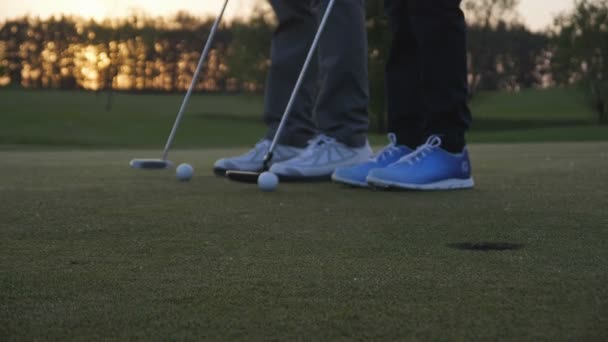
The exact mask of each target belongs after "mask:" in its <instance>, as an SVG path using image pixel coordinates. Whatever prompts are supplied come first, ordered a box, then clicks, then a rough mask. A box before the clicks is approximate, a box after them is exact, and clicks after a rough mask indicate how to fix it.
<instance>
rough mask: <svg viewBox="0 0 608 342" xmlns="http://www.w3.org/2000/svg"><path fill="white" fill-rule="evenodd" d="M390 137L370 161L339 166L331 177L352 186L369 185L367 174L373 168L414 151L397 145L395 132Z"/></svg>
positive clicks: (388, 163)
mask: <svg viewBox="0 0 608 342" xmlns="http://www.w3.org/2000/svg"><path fill="white" fill-rule="evenodd" d="M388 139H389V141H390V143H389V144H388V145H387V146H386V147H385V148H383V149H382V150H381V151H380V152H378V153H377V154H376V155H375V156H373V157H372V158H370V159H369V160H368V161H366V162H364V163H359V164H356V165H353V166H345V167H339V168H337V169H336V170H335V171H334V173H333V175H332V176H331V179H332V180H333V181H334V182H337V183H342V184H346V185H350V186H357V187H367V186H368V184H367V176H368V175H369V172H370V171H371V170H374V169H378V168H384V167H387V166H389V165H390V164H392V163H394V162H396V161H398V160H399V159H401V158H402V157H404V156H406V155H408V154H410V153H412V152H413V151H412V149H410V148H408V147H406V146H397V137H396V136H395V134H393V133H390V134H389V135H388Z"/></svg>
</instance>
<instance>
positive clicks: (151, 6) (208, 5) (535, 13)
mask: <svg viewBox="0 0 608 342" xmlns="http://www.w3.org/2000/svg"><path fill="white" fill-rule="evenodd" d="M573 2H574V0H521V5H520V8H519V11H520V13H521V15H522V17H523V18H524V20H525V21H526V23H528V25H529V26H530V27H531V28H533V29H542V28H544V27H546V26H547V25H549V24H551V21H552V18H553V16H554V15H555V14H556V13H559V12H562V11H564V10H567V9H570V8H572V4H573ZM222 3H223V0H172V1H153V0H85V1H82V0H55V1H49V0H18V1H11V0H0V20H3V19H6V18H12V17H16V16H21V15H24V14H30V15H35V16H38V15H39V16H41V17H48V16H50V15H53V14H60V13H68V14H77V15H81V16H84V17H89V18H94V19H102V18H106V17H116V16H125V15H128V14H130V13H131V12H132V10H134V9H135V10H138V11H144V12H145V13H147V14H149V15H152V16H157V15H167V14H172V13H175V12H177V11H179V10H187V11H189V12H191V13H192V14H193V15H196V16H206V15H211V14H214V13H217V12H218V11H219V8H220V7H221V5H222ZM256 3H266V1H264V0H230V4H229V5H228V10H227V12H226V16H227V17H229V18H232V17H235V16H247V14H248V13H250V11H251V9H252V8H253V6H254V5H255V4H256Z"/></svg>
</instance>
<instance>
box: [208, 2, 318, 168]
mask: <svg viewBox="0 0 608 342" xmlns="http://www.w3.org/2000/svg"><path fill="white" fill-rule="evenodd" d="M317 1H318V0H271V4H272V7H273V8H274V10H275V12H276V15H277V18H278V27H277V29H276V30H275V32H274V35H273V38H272V48H271V52H270V56H271V65H270V70H269V72H268V78H267V82H266V92H265V105H264V122H265V123H266V125H267V126H268V130H267V133H266V136H265V137H264V139H263V140H262V141H260V142H258V143H257V144H256V146H255V147H254V148H253V149H251V150H250V151H248V152H247V153H245V154H243V155H240V156H236V157H231V158H223V159H220V160H218V161H216V162H215V164H214V166H213V169H214V172H215V173H216V174H217V175H224V174H225V173H226V171H227V170H233V171H257V170H259V169H261V168H262V166H263V160H264V156H265V155H266V153H267V152H268V149H269V147H270V141H271V140H272V139H273V138H274V136H275V134H276V131H277V128H278V126H279V122H280V121H281V118H282V115H283V113H284V111H285V107H287V102H288V101H289V98H290V96H291V93H292V91H293V88H294V87H295V83H296V80H297V79H298V76H299V74H300V71H301V69H302V65H303V64H304V60H305V58H306V55H307V53H308V50H309V47H310V45H311V43H312V40H313V38H314V35H315V32H316V31H317V27H318V18H317V8H316V6H315V3H316V2H317ZM317 69H318V61H317V60H315V61H314V62H313V63H312V64H311V66H310V69H309V72H308V74H307V75H308V76H307V78H306V80H305V82H304V84H303V85H302V88H301V90H300V93H299V94H298V97H297V99H296V102H295V104H294V107H293V112H292V113H291V115H290V117H289V120H288V121H287V124H286V126H285V129H284V131H283V133H282V134H281V137H280V139H279V145H277V147H276V150H275V152H274V156H273V159H272V162H273V163H279V162H283V161H286V160H289V159H292V158H294V157H295V156H297V155H298V154H300V153H301V152H302V151H303V149H302V148H303V147H304V146H306V145H307V142H308V141H309V140H310V139H312V137H314V135H315V134H316V129H315V126H314V123H313V121H312V112H313V108H314V102H315V95H316V78H317Z"/></svg>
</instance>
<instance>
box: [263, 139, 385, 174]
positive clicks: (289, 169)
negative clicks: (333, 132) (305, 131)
mask: <svg viewBox="0 0 608 342" xmlns="http://www.w3.org/2000/svg"><path fill="white" fill-rule="evenodd" d="M372 154H373V152H372V149H371V147H370V146H369V143H366V144H365V146H364V147H360V148H352V147H348V146H346V145H344V144H342V143H340V142H338V141H336V140H335V139H333V138H330V137H327V136H325V135H319V136H318V137H316V138H315V139H313V140H311V141H310V142H309V145H308V147H307V148H306V149H305V150H304V152H302V153H300V154H298V155H297V156H296V157H295V158H291V159H289V160H286V161H283V162H277V163H275V164H274V165H272V167H271V168H270V172H272V173H274V174H276V175H277V176H279V177H280V178H281V179H283V180H296V181H297V180H302V181H306V180H329V179H330V178H331V175H332V173H333V172H334V170H335V169H336V168H338V167H344V166H350V165H355V164H359V163H363V162H365V161H367V160H368V159H369V158H370V157H371V156H372Z"/></svg>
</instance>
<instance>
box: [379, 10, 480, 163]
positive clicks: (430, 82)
mask: <svg viewBox="0 0 608 342" xmlns="http://www.w3.org/2000/svg"><path fill="white" fill-rule="evenodd" d="M385 6H386V10H387V13H388V15H389V19H390V25H391V31H392V34H393V40H392V47H391V51H390V56H389V60H388V63H387V67H386V83H387V84H386V86H387V101H388V128H389V131H391V132H394V133H395V134H396V135H397V141H398V143H399V144H403V145H407V146H409V147H411V148H414V147H416V146H419V145H421V144H423V143H424V141H425V140H426V138H427V137H428V136H430V135H439V136H441V137H442V140H443V147H444V148H445V149H447V150H449V151H452V152H456V151H462V149H463V147H464V145H465V132H466V130H467V129H468V127H469V125H470V123H471V112H470V111H469V108H468V105H467V98H468V87H467V55H466V24H465V19H464V14H463V13H462V11H461V10H460V0H432V1H430V0H385Z"/></svg>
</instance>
